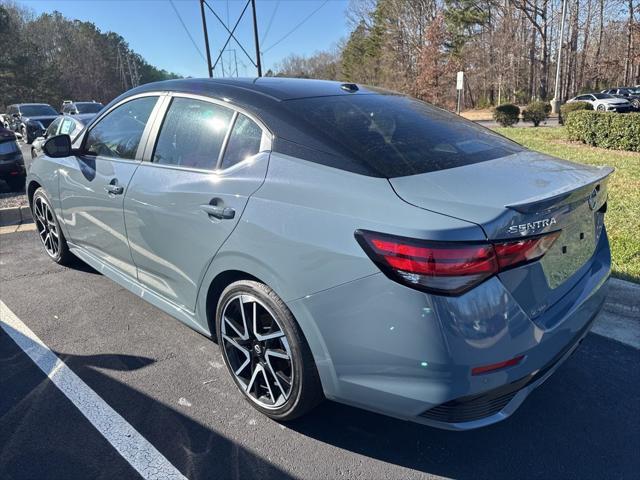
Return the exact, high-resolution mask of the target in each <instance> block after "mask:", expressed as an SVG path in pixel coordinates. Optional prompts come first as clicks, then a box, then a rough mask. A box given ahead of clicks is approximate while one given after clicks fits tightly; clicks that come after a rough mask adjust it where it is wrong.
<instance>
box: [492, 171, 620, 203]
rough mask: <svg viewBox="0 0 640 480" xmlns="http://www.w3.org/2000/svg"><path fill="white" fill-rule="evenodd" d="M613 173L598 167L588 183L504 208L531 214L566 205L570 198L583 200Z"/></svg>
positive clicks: (570, 186)
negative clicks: (582, 192) (582, 193)
mask: <svg viewBox="0 0 640 480" xmlns="http://www.w3.org/2000/svg"><path fill="white" fill-rule="evenodd" d="M614 171H615V169H614V168H612V167H600V168H599V171H598V172H597V173H595V174H594V176H593V178H592V179H590V180H589V182H588V183H580V184H579V185H569V186H567V187H564V188H562V189H561V190H558V191H556V192H552V193H551V196H549V194H548V193H547V194H545V195H543V196H539V197H531V198H528V199H526V200H524V201H522V202H519V203H515V204H513V205H505V208H509V209H511V210H515V211H516V212H520V213H533V212H541V211H544V210H549V209H551V208H554V207H558V206H560V205H564V204H565V203H568V202H567V200H568V199H569V198H570V197H577V198H571V200H572V201H575V200H584V199H586V198H587V197H588V196H589V195H590V194H591V192H592V191H593V190H592V189H593V188H597V189H599V187H600V185H595V184H598V182H602V181H603V180H606V178H607V177H608V176H609V175H611V174H612V173H613V172H614ZM582 190H584V195H580V192H581V191H582Z"/></svg>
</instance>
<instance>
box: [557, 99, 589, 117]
mask: <svg viewBox="0 0 640 480" xmlns="http://www.w3.org/2000/svg"><path fill="white" fill-rule="evenodd" d="M578 110H593V105H591V104H590V103H589V102H571V103H565V104H564V105H562V106H561V107H560V114H561V115H562V118H567V115H568V114H569V113H571V112H576V111H578Z"/></svg>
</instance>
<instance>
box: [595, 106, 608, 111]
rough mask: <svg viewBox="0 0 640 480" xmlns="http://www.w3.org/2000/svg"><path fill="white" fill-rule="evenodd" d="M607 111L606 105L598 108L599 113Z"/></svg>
mask: <svg viewBox="0 0 640 480" xmlns="http://www.w3.org/2000/svg"><path fill="white" fill-rule="evenodd" d="M606 109H607V107H605V106H604V105H602V104H600V105H598V108H597V110H598V111H599V112H604V111H605V110H606Z"/></svg>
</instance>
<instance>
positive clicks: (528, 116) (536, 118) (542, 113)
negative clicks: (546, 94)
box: [522, 102, 551, 127]
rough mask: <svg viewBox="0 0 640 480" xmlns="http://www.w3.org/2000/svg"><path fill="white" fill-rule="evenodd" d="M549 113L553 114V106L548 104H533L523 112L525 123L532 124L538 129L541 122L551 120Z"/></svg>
mask: <svg viewBox="0 0 640 480" xmlns="http://www.w3.org/2000/svg"><path fill="white" fill-rule="evenodd" d="M549 113H551V105H550V104H549V103H548V102H531V103H530V104H529V105H527V108H525V109H524V111H523V112H522V118H523V119H524V121H525V122H531V123H533V126H534V127H537V126H538V125H540V122H543V121H545V120H546V119H547V118H549Z"/></svg>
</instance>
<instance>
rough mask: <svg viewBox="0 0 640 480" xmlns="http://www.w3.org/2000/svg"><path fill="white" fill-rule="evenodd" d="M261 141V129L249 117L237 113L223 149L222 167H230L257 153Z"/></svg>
mask: <svg viewBox="0 0 640 480" xmlns="http://www.w3.org/2000/svg"><path fill="white" fill-rule="evenodd" d="M261 141H262V129H261V128H260V127H259V126H258V125H257V124H256V123H255V122H254V121H253V120H251V119H250V118H249V117H247V116H245V115H243V114H241V113H239V114H238V117H237V118H236V121H235V123H234V124H233V129H232V130H231V135H230V136H229V141H228V142H227V148H226V149H225V151H224V157H223V158H222V168H228V167H231V166H233V165H235V164H237V163H240V162H241V161H243V160H244V159H246V158H249V157H251V156H253V155H255V154H256V153H258V152H259V151H260V142H261Z"/></svg>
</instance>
